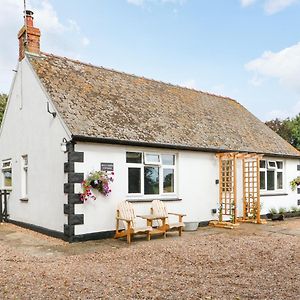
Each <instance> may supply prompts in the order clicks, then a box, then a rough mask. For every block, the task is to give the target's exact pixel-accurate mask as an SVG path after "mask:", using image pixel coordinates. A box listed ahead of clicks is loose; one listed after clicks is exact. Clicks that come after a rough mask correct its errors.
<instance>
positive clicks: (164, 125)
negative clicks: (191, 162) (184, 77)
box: [27, 53, 300, 156]
mask: <svg viewBox="0 0 300 300" xmlns="http://www.w3.org/2000/svg"><path fill="white" fill-rule="evenodd" d="M27 57H28V59H29V61H30V62H31V65H32V67H33V69H34V70H35V72H36V74H37V75H38V77H39V79H40V81H41V82H42V84H43V85H44V87H45V89H46V91H47V93H48V95H49V96H50V97H51V99H52V101H53V103H54V104H55V106H56V109H57V110H58V112H59V114H60V115H61V116H62V118H63V119H64V121H65V123H66V125H67V126H68V128H69V130H70V131H71V133H72V134H73V135H76V136H77V135H80V136H86V137H93V138H108V139H114V140H121V141H133V142H142V143H143V142H145V143H151V144H156V143H157V144H167V145H173V146H174V145H175V146H178V147H191V148H202V149H203V148H205V149H216V151H217V150H235V151H248V152H258V153H269V154H277V155H278V154H280V155H281V154H282V155H291V156H299V155H300V152H298V151H297V150H296V149H295V148H293V147H292V146H291V145H290V144H288V143H287V142H286V141H285V140H283V139H282V138H281V137H280V136H278V135H277V134H276V133H275V132H273V131H272V130H271V129H270V128H268V127H267V126H266V125H265V124H264V123H262V122H261V121H260V120H258V119H257V118H256V117H255V116H254V115H252V114H251V113H250V112H249V111H248V110H246V109H245V108H244V107H243V106H242V105H240V104H239V103H238V102H236V101H234V100H232V99H230V98H225V97H221V96H216V95H212V94H208V93H203V92H200V91H195V90H191V89H187V88H183V87H179V86H174V85H171V84H166V83H163V82H158V81H155V80H149V79H146V78H143V77H137V76H134V75H129V74H125V73H121V72H117V71H114V70H109V69H105V68H102V67H96V66H92V65H89V64H85V63H82V62H78V61H74V60H71V59H67V58H63V57H58V56H54V55H49V54H45V53H43V54H42V55H41V56H32V55H27Z"/></svg>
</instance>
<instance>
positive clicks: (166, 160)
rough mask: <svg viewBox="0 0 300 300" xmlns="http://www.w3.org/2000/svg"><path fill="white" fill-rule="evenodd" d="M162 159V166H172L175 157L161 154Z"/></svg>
mask: <svg viewBox="0 0 300 300" xmlns="http://www.w3.org/2000/svg"><path fill="white" fill-rule="evenodd" d="M161 158H162V164H163V165H168V166H174V165H175V155H170V154H163V155H162V156H161Z"/></svg>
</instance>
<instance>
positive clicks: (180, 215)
mask: <svg viewBox="0 0 300 300" xmlns="http://www.w3.org/2000/svg"><path fill="white" fill-rule="evenodd" d="M168 215H173V216H179V217H185V216H186V215H185V214H178V213H168Z"/></svg>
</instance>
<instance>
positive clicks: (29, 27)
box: [18, 10, 41, 61]
mask: <svg viewBox="0 0 300 300" xmlns="http://www.w3.org/2000/svg"><path fill="white" fill-rule="evenodd" d="M40 37H41V32H40V30H39V29H38V28H35V27H33V12H32V11H30V10H26V12H25V24H24V26H23V27H22V28H21V29H20V31H19V33H18V39H19V61H21V60H22V59H23V58H24V57H25V51H27V52H30V53H36V54H40Z"/></svg>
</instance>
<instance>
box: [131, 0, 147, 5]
mask: <svg viewBox="0 0 300 300" xmlns="http://www.w3.org/2000/svg"><path fill="white" fill-rule="evenodd" d="M127 2H128V3H129V4H134V5H138V6H141V5H143V4H144V0H127Z"/></svg>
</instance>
